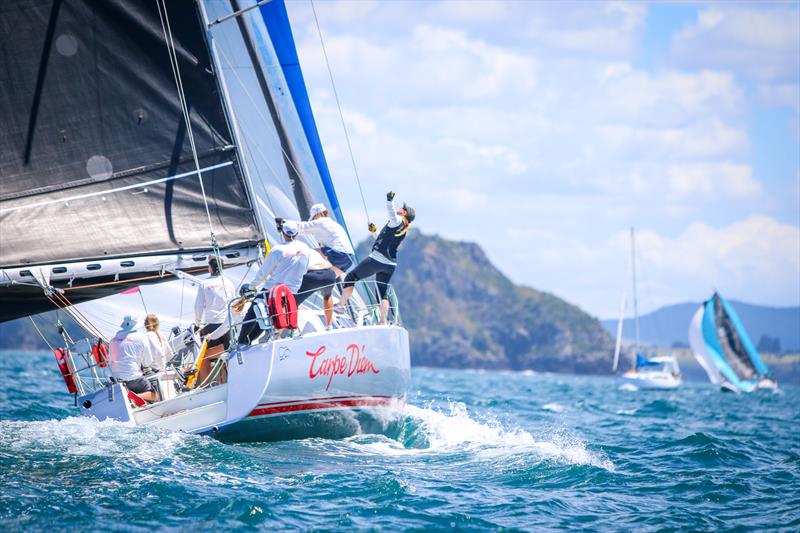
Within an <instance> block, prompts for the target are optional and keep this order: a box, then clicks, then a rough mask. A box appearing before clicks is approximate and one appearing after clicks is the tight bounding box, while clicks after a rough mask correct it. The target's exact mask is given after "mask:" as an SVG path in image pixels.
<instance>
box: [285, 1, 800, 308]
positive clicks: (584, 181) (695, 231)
mask: <svg viewBox="0 0 800 533" xmlns="http://www.w3.org/2000/svg"><path fill="white" fill-rule="evenodd" d="M355 3H356V4H358V2H355ZM349 4H350V3H348V2H342V3H328V2H324V3H317V4H315V5H316V6H317V8H318V12H319V14H320V23H321V24H322V26H323V32H324V34H325V42H326V45H327V49H328V54H329V56H330V60H331V65H332V67H333V71H334V76H335V78H336V81H337V88H338V91H339V95H340V97H341V99H342V105H343V107H344V113H345V120H346V122H347V125H348V128H349V130H350V135H351V141H352V146H353V151H354V155H355V158H356V162H357V164H358V169H359V173H360V175H361V178H362V186H363V191H364V194H365V196H366V201H367V204H368V207H369V208H370V209H371V210H372V211H371V213H370V215H371V216H372V217H373V218H374V219H375V220H379V219H380V218H382V216H383V213H382V210H381V203H380V198H382V196H383V194H384V193H385V192H386V191H387V190H389V189H394V190H397V191H398V195H399V197H400V198H401V199H402V200H408V201H409V203H411V204H412V205H414V207H415V208H417V210H418V214H419V216H418V224H419V227H420V228H421V229H422V230H423V231H427V232H431V233H439V234H442V235H444V236H446V237H450V238H457V239H464V240H470V241H477V242H479V243H480V244H481V245H483V246H484V247H485V248H486V249H487V252H488V253H489V255H490V257H491V258H492V259H493V260H494V261H495V262H496V264H497V265H498V266H499V267H500V268H501V269H502V270H503V271H505V272H507V273H509V274H510V275H511V276H512V277H513V278H514V279H515V280H516V281H518V282H521V283H525V284H528V285H531V286H534V287H537V288H541V289H545V290H552V291H554V292H556V293H557V294H559V295H561V296H565V297H567V298H568V299H570V300H571V301H573V302H575V303H578V304H579V305H581V306H583V307H585V308H587V309H588V310H590V311H592V312H594V313H597V314H613V313H615V312H616V306H617V305H618V301H619V290H620V288H621V286H622V284H623V283H624V282H625V280H627V279H628V277H629V270H628V269H629V267H628V265H627V262H626V261H627V257H628V255H629V251H628V245H627V240H626V237H625V234H624V232H622V231H621V230H620V228H625V227H628V226H630V225H631V224H636V225H637V226H643V227H647V228H652V230H650V231H648V230H643V231H642V232H641V233H642V236H641V239H642V247H643V249H645V252H643V253H646V254H647V259H644V258H643V268H644V269H645V274H647V276H648V277H647V279H648V280H650V281H649V282H648V283H650V285H652V288H653V290H652V294H653V295H655V296H654V297H653V300H652V302H653V304H654V306H655V305H661V304H663V303H668V302H674V301H678V300H686V299H695V300H696V299H700V298H702V297H704V296H707V294H706V293H707V292H708V291H709V290H710V287H711V285H710V284H711V283H712V281H711V280H712V279H716V280H717V281H716V282H715V283H717V284H718V286H719V287H720V289H721V290H723V289H725V288H726V287H727V285H726V284H727V283H729V282H730V283H731V286H730V289H731V291H732V292H733V294H730V295H731V296H733V297H736V298H743V299H746V300H747V299H750V300H752V301H762V302H769V301H770V300H769V298H772V297H773V296H774V297H775V299H774V300H773V301H772V303H781V302H785V303H793V302H794V303H797V302H796V300H797V297H796V293H797V291H796V286H797V283H795V282H793V281H792V280H791V279H789V278H790V277H791V276H790V274H792V273H794V276H795V277H797V265H796V263H791V262H787V260H785V258H782V257H783V256H780V257H778V256H776V254H778V255H779V252H777V251H775V250H773V251H772V252H770V251H769V250H766V251H764V250H761V248H759V246H758V242H755V236H754V235H755V234H754V233H753V232H752V229H753V228H755V227H758V228H760V229H759V231H761V232H762V235H763V236H765V237H766V238H769V239H772V240H774V241H775V242H776V243H781V244H780V246H782V247H783V249H786V246H788V245H787V244H786V243H787V242H788V241H789V240H791V239H790V238H788V237H787V236H786V227H787V226H785V225H782V224H780V223H778V222H777V220H786V218H787V217H786V215H785V213H787V212H800V207H798V206H797V203H798V202H797V199H798V196H797V194H794V195H791V194H786V193H785V192H784V191H785V190H792V191H796V189H797V185H795V186H794V188H792V187H789V186H788V185H786V184H785V183H783V184H782V185H781V186H780V187H776V186H775V185H774V183H770V179H773V180H774V179H775V178H774V177H773V176H770V175H768V176H764V175H762V174H764V172H763V168H762V169H759V167H758V166H757V165H756V163H755V162H754V159H755V158H754V154H753V151H754V150H755V149H756V147H757V144H756V143H753V141H752V140H751V139H750V138H749V137H748V124H749V121H751V119H752V115H751V113H752V107H751V104H752V102H751V101H750V100H751V96H750V94H749V92H747V91H745V90H744V89H743V85H741V84H740V82H739V81H738V80H739V76H738V74H737V73H736V72H732V71H727V70H725V69H727V68H728V64H727V63H725V62H722V61H711V60H708V58H707V57H706V56H705V52H703V49H702V48H699V49H698V50H697V51H696V55H698V56H699V57H698V61H699V63H697V64H696V67H695V66H692V65H690V66H692V69H693V70H682V69H681V68H679V66H676V65H671V64H669V63H668V62H667V63H666V64H660V65H659V66H658V68H655V67H652V66H650V65H643V64H642V62H641V60H640V58H639V57H638V53H639V52H640V51H639V50H638V39H639V37H640V35H641V33H642V31H643V29H644V24H645V22H646V20H647V19H645V11H646V8H645V7H644V6H643V5H640V4H630V3H620V4H599V3H592V2H580V3H574V4H567V5H566V6H567V7H564V4H562V3H559V4H552V3H545V2H510V3H505V2H498V3H495V2H489V3H483V2H482V3H481V4H480V5H481V6H482V7H481V9H484V8H485V9H486V11H485V12H483V13H481V14H477V13H476V14H475V16H472V15H473V14H471V13H468V11H469V7H470V6H471V5H473V4H472V3H470V2H467V3H450V2H443V3H439V2H426V3H421V4H419V6H418V7H419V9H417V10H414V9H408V8H407V4H405V3H403V2H389V3H378V4H375V3H368V6H367V7H364V8H361V7H358V8H352V9H351V8H348V9H349V11H348V12H347V13H345V14H340V15H337V16H339V17H340V18H338V19H337V18H332V19H331V18H328V17H329V15H330V14H331V13H330V12H331V11H334V10H335V9H336V8H337V6H347V5H349ZM484 4H488V5H484ZM302 5H305V4H302ZM302 5H301V4H289V8H290V10H292V9H297V8H298V7H297V6H300V7H302ZM729 12H730V10H729V9H726V8H723V9H722V11H721V12H717V11H713V10H707V11H704V13H705V14H703V15H702V16H701V20H699V21H698V22H697V23H693V25H692V27H695V28H696V31H695V33H694V35H695V36H696V38H697V39H700V37H701V36H702V38H703V39H706V38H707V37H708V36H709V35H713V36H715V37H714V38H715V39H719V40H720V42H723V41H724V39H723V37H722V36H723V35H726V34H725V33H724V32H722V30H721V29H722V28H725V27H727V26H726V25H727V24H729V22H730V21H729V18H728V13H729ZM432 13H439V14H440V15H441V16H438V15H437V17H436V18H434V17H433V16H431V14H432ZM720 13H722V15H720ZM478 15H480V16H478ZM305 20H306V24H305V25H301V26H300V27H299V28H298V26H297V25H295V29H296V30H297V31H296V34H295V35H296V37H297V40H298V45H299V52H300V57H301V63H302V64H303V68H304V74H305V76H306V80H307V83H308V85H309V87H310V89H311V91H310V92H311V96H312V105H313V107H314V111H315V116H316V119H317V123H318V126H319V128H320V132H321V137H322V140H323V144H324V145H325V148H326V155H327V157H328V162H329V165H330V166H331V169H332V171H333V174H334V180H335V183H336V185H337V191H338V194H339V197H340V200H341V201H342V202H343V207H344V210H345V213H346V215H347V216H348V217H350V219H351V221H353V225H354V227H355V231H354V234H355V235H356V237H357V238H358V237H363V236H364V234H365V230H364V229H363V227H365V226H366V220H365V215H364V214H363V207H362V206H361V199H360V192H359V191H358V189H357V187H356V185H355V178H354V176H353V171H352V166H351V163H350V158H349V155H348V152H347V146H346V143H345V141H344V137H343V135H342V131H341V124H340V119H339V115H338V110H337V108H336V104H335V101H334V100H333V96H332V94H331V91H330V84H329V81H328V79H327V70H326V67H325V64H324V60H323V59H322V53H321V50H320V49H319V42H318V36H317V34H316V29H315V28H314V27H313V21H311V24H308V22H309V19H308V18H306V19H305ZM433 21H435V22H433ZM498 28H502V30H498ZM726 31H727V30H726ZM565 36H567V37H568V39H567V41H568V42H564V39H565ZM688 38H689V32H688V30H687V31H684V37H682V39H684V40H683V41H680V42H679V40H677V39H676V44H675V46H676V47H677V48H680V46H679V45H680V43H689V40H688ZM692 38H695V37H692ZM709 38H710V37H709ZM694 42H696V43H699V42H700V41H694ZM744 42H745V41H743V40H739V41H735V40H734V41H731V43H729V45H730V46H732V47H734V48H735V47H742V46H745V45H744V44H742V43H744ZM776 42H778V43H780V42H782V41H781V40H780V39H778V40H777V41H776ZM737 43H739V44H737ZM681 46H682V45H681ZM687 46H688V45H687ZM765 46H767V45H765ZM769 46H772V45H769ZM776 46H777V45H776ZM709 57H710V56H709ZM781 57H782V56H781V55H780V54H778V55H777V56H773V55H770V54H766V55H761V56H759V59H760V60H761V62H763V63H772V62H774V61H780V58H781ZM775 58H777V59H775ZM700 60H702V61H700ZM682 64H683V65H687V64H689V63H688V60H687V62H684V63H682ZM770 68H772V67H770ZM792 83H793V82H781V84H780V85H779V84H778V83H777V82H773V81H765V82H764V83H763V84H762V86H763V89H762V90H761V97H762V98H764V99H771V100H773V101H776V102H777V101H780V102H786V101H787V100H789V99H790V98H791V96H792ZM754 169H755V170H754ZM795 174H796V173H795ZM798 178H800V176H797V175H795V176H794V179H796V180H797V179H798ZM762 180H763V181H762ZM376 204H377V205H376ZM793 209H794V211H792V210H793ZM756 214H758V215H759V216H756ZM487 220H491V221H492V224H491V228H490V227H489V225H488V224H486V221H487ZM759 220H761V221H762V222H763V221H764V220H767V221H768V223H763V224H761V225H760V226H759V224H760V223H759V222H758V221H759ZM689 221H696V223H695V224H689ZM789 228H790V229H792V228H793V226H789ZM795 229H796V228H795ZM737 232H738V233H741V235H742V238H743V239H744V240H745V242H746V243H747V245H742V246H739V247H737V246H734V245H733V244H726V243H733V242H734V241H735V237H736V234H737ZM617 233H619V235H616V234H617ZM795 233H796V231H795ZM610 235H616V236H613V237H610ZM701 237H703V238H704V239H705V240H702V239H701ZM620 239H621V240H620ZM714 239H716V241H714ZM712 241H714V242H717V243H718V244H719V246H720V247H721V248H724V249H730V250H733V251H731V252H730V253H728V254H727V255H726V254H723V253H722V252H720V251H719V250H718V249H716V248H714V249H711V250H710V251H709V244H708V243H709V242H712ZM750 245H752V246H753V247H754V248H755V249H756V251H757V254H756V255H757V256H758V257H760V259H759V261H761V260H763V261H765V262H767V263H770V265H772V266H769V267H765V266H763V265H760V264H759V265H757V266H753V265H750V266H749V267H747V268H753V269H754V270H753V271H754V272H755V273H756V275H759V276H761V275H768V276H770V279H769V280H768V284H769V285H770V287H768V288H766V289H764V290H760V289H759V290H757V289H756V288H752V289H748V290H749V292H748V290H745V285H746V284H745V282H744V281H743V280H745V279H747V275H746V268H745V267H743V266H742V265H744V264H747V256H746V254H744V252H743V250H744V249H745V248H746V247H747V246H750ZM776 246H777V244H776ZM647 250H649V251H647ZM700 252H702V253H700ZM770 253H771V254H772V255H770ZM687 254H688V255H687ZM765 268H766V269H767V270H764V269H765ZM792 268H794V270H791V269H792ZM759 269H761V270H759ZM769 269H772V270H769ZM787 269H788V270H787ZM749 279H750V280H751V283H752V282H753V280H757V281H761V280H758V278H756V277H754V276H751V277H750V278H749ZM781 284H782V285H781ZM645 286H647V284H645ZM780 286H783V296H780V295H779V293H780V291H779V290H778V288H779V287H780ZM792 291H794V294H795V296H792V294H793V293H792ZM726 292H727V291H726ZM787 295H789V296H787ZM792 298H794V300H792Z"/></svg>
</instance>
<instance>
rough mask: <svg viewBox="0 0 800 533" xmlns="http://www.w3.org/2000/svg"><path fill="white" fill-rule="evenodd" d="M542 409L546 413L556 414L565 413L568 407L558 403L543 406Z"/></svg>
mask: <svg viewBox="0 0 800 533" xmlns="http://www.w3.org/2000/svg"><path fill="white" fill-rule="evenodd" d="M542 409H544V410H545V411H552V412H554V413H563V412H564V411H566V410H567V408H566V407H564V406H563V405H561V404H560V403H557V402H553V403H548V404H545V405H543V406H542Z"/></svg>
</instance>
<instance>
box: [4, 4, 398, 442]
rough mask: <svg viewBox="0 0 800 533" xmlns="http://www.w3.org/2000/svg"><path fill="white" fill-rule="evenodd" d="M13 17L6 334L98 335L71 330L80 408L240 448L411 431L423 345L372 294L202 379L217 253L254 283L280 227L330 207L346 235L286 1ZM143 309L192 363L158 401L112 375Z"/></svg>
mask: <svg viewBox="0 0 800 533" xmlns="http://www.w3.org/2000/svg"><path fill="white" fill-rule="evenodd" d="M10 4H13V5H10ZM10 4H6V5H4V9H3V10H2V11H0V16H3V17H4V18H5V19H6V20H4V23H6V24H4V27H6V28H11V29H12V34H11V35H7V36H6V37H7V38H6V43H7V45H8V46H6V47H4V48H3V53H4V55H5V57H4V58H3V59H4V61H5V62H4V64H5V65H8V69H9V71H8V72H7V73H6V74H7V75H8V79H10V80H11V81H12V82H13V84H14V87H15V90H13V91H11V90H9V91H4V95H3V97H2V98H0V116H2V118H3V123H4V128H5V129H6V133H7V134H8V135H4V136H3V137H2V141H0V143H1V144H2V145H1V146H0V153H2V154H3V160H2V162H1V163H0V168H2V171H3V172H2V173H3V176H4V177H3V179H2V180H0V295H1V296H2V299H3V305H2V306H1V307H0V320H10V319H13V318H18V317H23V316H31V315H35V314H37V313H41V312H43V311H46V310H49V309H58V310H60V311H62V312H63V315H62V316H69V317H70V318H71V319H72V320H73V321H75V323H76V324H77V325H78V326H80V328H81V331H82V333H81V336H79V337H76V336H75V335H71V334H70V333H69V331H68V329H67V328H62V327H59V330H60V332H61V334H62V336H63V339H64V342H63V345H62V346H60V347H56V348H55V349H54V353H55V355H56V360H57V363H58V365H59V369H60V370H61V373H62V376H63V378H64V381H65V383H66V384H67V387H68V390H69V391H70V392H71V393H73V394H74V395H75V402H76V405H77V406H78V407H79V409H80V412H81V413H82V414H83V415H86V416H94V417H97V418H98V419H106V418H110V419H114V420H119V421H122V422H125V423H128V424H133V425H147V426H156V427H162V428H166V429H170V430H175V431H185V432H190V433H198V434H207V435H211V436H214V437H216V438H219V439H222V440H226V441H263V440H280V439H289V438H303V437H311V436H329V437H342V436H346V435H352V434H355V433H359V432H384V431H387V430H388V429H389V428H390V427H391V426H392V425H393V424H394V423H396V422H397V421H398V420H399V419H400V417H401V412H402V408H403V406H404V404H405V401H406V395H407V391H408V387H409V381H410V357H409V341H408V333H407V331H406V330H405V329H404V328H403V327H402V326H401V324H400V315H399V311H398V309H397V303H396V299H395V301H394V302H393V306H392V313H391V316H390V320H389V321H388V323H383V322H382V321H381V317H380V313H379V311H378V305H379V303H378V302H375V301H374V298H373V296H372V295H371V292H370V291H369V288H368V287H366V286H364V287H360V288H359V292H360V294H361V298H358V297H357V298H354V299H352V300H351V303H352V304H353V306H354V307H353V313H352V315H350V314H348V315H347V316H339V317H338V319H337V320H338V324H339V326H340V327H339V328H338V329H333V330H326V328H325V327H324V326H323V320H322V316H323V314H322V311H321V309H320V308H319V304H318V302H317V304H316V305H313V304H314V299H311V300H308V301H307V304H306V305H304V307H303V308H301V309H300V310H299V312H298V317H297V318H298V320H297V321H298V324H297V325H298V328H297V329H296V330H295V331H294V334H293V335H291V336H287V335H286V334H285V333H286V331H285V330H283V331H281V330H278V329H276V327H275V326H274V325H273V324H272V320H271V319H272V318H273V317H271V316H268V315H267V314H264V315H259V318H258V320H259V322H260V324H261V325H262V327H263V328H264V329H265V330H266V334H265V335H264V336H263V337H262V338H261V339H260V340H259V341H258V342H256V343H254V344H253V345H249V346H246V345H237V344H236V343H235V342H234V343H233V345H232V346H231V347H230V350H229V351H228V352H226V353H223V354H221V355H220V356H219V357H218V358H217V359H216V363H214V365H213V366H212V367H211V370H210V373H209V374H208V376H207V377H205V378H204V379H202V380H201V379H198V378H197V368H198V367H200V365H201V361H202V360H203V358H204V357H205V356H206V353H205V347H204V346H203V345H200V344H199V343H198V342H197V341H196V339H195V338H194V336H193V335H192V334H191V331H189V330H188V329H187V326H188V325H189V323H191V321H192V317H191V314H190V313H191V308H192V306H191V304H190V303H188V302H190V301H192V300H193V297H194V291H193V290H192V277H191V276H186V275H185V273H195V274H196V273H197V272H199V271H202V270H204V266H205V263H206V261H207V259H208V257H210V256H216V257H217V258H218V260H219V261H220V263H221V264H222V265H224V273H223V275H226V276H229V278H231V279H234V280H235V281H236V283H237V284H239V283H241V282H243V281H245V280H246V279H247V277H248V275H251V272H252V269H253V268H255V267H257V266H258V264H259V262H260V261H261V260H262V259H263V257H264V256H265V254H266V253H268V252H269V248H270V245H271V244H275V243H277V242H280V241H279V237H278V233H277V231H276V229H275V227H274V226H273V225H272V223H271V221H272V220H273V218H274V217H277V216H282V217H286V218H294V219H300V218H305V216H307V213H308V208H309V206H310V205H311V204H313V203H318V202H321V203H324V204H325V205H326V206H328V208H329V211H330V212H331V213H332V214H333V215H334V217H336V218H337V219H338V220H339V222H340V223H342V224H344V219H343V217H342V214H341V209H340V208H339V202H338V199H337V197H336V194H335V190H334V188H333V184H332V181H331V178H330V175H329V173H328V169H327V166H326V164H325V159H324V155H323V153H322V150H321V146H320V143H319V137H318V135H317V132H316V126H315V125H314V121H313V115H311V110H310V105H309V102H308V97H307V95H306V93H305V87H304V84H303V80H302V74H301V73H300V70H299V65H298V64H297V57H296V51H295V47H294V42H293V39H292V34H291V29H290V26H289V22H288V17H287V14H286V10H285V6H284V5H283V1H282V0H273V1H272V2H269V3H267V2H263V1H262V2H258V3H257V4H249V5H246V4H245V3H240V2H239V1H238V0H233V1H232V2H231V3H230V4H226V3H222V2H215V1H212V0H170V1H166V0H158V1H153V2H138V3H130V2H124V1H122V0H108V1H105V2H102V3H99V4H98V3H95V2H91V1H89V0H78V1H75V2H71V3H70V5H69V6H65V7H63V8H62V7H61V6H60V3H59V2H56V3H54V4H53V5H46V4H44V3H39V2H27V1H24V0H11V2H10ZM309 244H311V245H312V246H313V245H314V244H315V243H314V242H312V241H310V242H309ZM124 293H128V294H127V295H126V294H124ZM390 293H391V291H390ZM235 299H236V295H231V301H230V302H229V305H230V303H231V302H233V301H234V300H235ZM187 303H188V305H187ZM309 303H310V304H312V305H308V304H309ZM142 309H144V311H146V312H156V313H157V314H158V315H159V316H160V317H161V322H162V325H164V326H166V327H167V328H173V327H174V330H173V334H172V335H171V337H172V338H171V341H170V342H171V343H172V345H173V347H174V348H175V350H176V352H177V355H176V358H175V365H174V366H173V367H170V368H168V369H167V370H165V371H163V372H161V373H160V374H158V375H156V376H153V377H152V378H151V380H152V382H154V383H156V386H157V388H158V389H159V391H160V400H159V401H157V402H155V403H152V404H148V403H144V402H141V401H140V400H138V399H137V397H136V395H135V394H132V393H130V391H128V390H126V388H125V386H124V385H123V384H122V383H116V382H114V381H113V380H110V379H109V367H108V363H107V357H106V355H105V354H106V351H107V341H108V339H109V338H110V337H111V335H113V330H114V326H116V325H117V324H118V323H119V320H120V319H121V317H122V316H123V314H125V313H126V312H127V311H130V310H133V311H135V312H139V313H141V312H142ZM229 320H230V326H231V328H232V330H233V331H234V332H235V330H236V327H237V325H236V323H235V320H234V319H233V315H232V314H230V313H229ZM187 365H188V367H192V366H194V367H195V374H194V377H192V376H191V375H189V377H188V378H187V375H185V370H186V368H187ZM190 374H191V372H190ZM20 386H23V385H22V384H20Z"/></svg>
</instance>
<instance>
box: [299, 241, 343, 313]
mask: <svg viewBox="0 0 800 533" xmlns="http://www.w3.org/2000/svg"><path fill="white" fill-rule="evenodd" d="M310 252H311V253H310V255H309V261H308V272H306V273H305V275H304V276H303V283H302V285H300V290H299V291H298V293H297V295H296V297H295V299H296V300H297V307H300V304H301V303H303V302H304V301H306V300H307V299H308V298H310V297H311V296H312V295H313V294H314V293H315V292H316V291H320V294H322V308H323V309H324V311H325V327H326V329H331V322H332V321H333V297H332V294H333V285H334V284H335V283H336V272H335V271H334V269H333V265H332V264H331V263H330V262H329V261H328V260H327V259H325V258H324V257H322V254H320V253H319V252H318V251H316V250H311V251H310Z"/></svg>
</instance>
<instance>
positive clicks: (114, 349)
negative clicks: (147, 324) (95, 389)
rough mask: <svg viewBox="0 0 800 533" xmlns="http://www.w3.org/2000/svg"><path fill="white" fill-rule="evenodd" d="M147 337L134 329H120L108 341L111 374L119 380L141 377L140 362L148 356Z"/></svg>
mask: <svg viewBox="0 0 800 533" xmlns="http://www.w3.org/2000/svg"><path fill="white" fill-rule="evenodd" d="M148 350H149V346H148V341H147V338H146V337H145V336H144V335H143V334H142V333H138V332H135V331H132V332H125V331H120V332H117V334H116V335H115V336H114V338H113V339H111V341H110V342H109V352H110V353H109V361H110V363H111V375H112V376H114V378H115V379H118V380H120V381H130V380H132V379H138V378H140V377H142V362H143V361H144V360H145V359H147V358H148V357H150V354H149V351H148Z"/></svg>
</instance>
